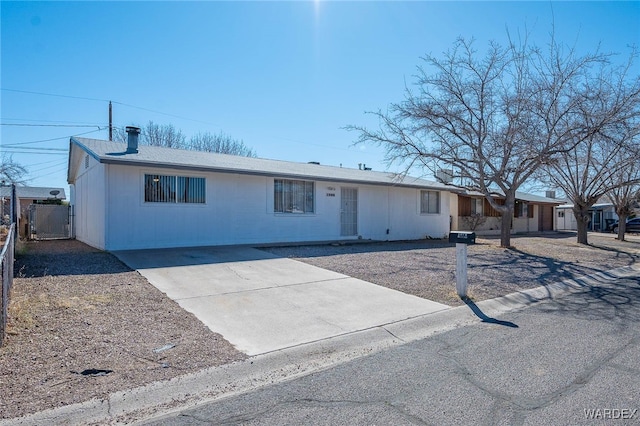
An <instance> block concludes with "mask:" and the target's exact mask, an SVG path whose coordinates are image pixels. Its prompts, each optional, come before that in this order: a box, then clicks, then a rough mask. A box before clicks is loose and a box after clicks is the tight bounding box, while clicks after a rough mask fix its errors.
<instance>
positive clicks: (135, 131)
mask: <svg viewBox="0 0 640 426" xmlns="http://www.w3.org/2000/svg"><path fill="white" fill-rule="evenodd" d="M126 130H127V154H137V153H138V135H139V134H140V128H139V127H133V126H127V128H126Z"/></svg>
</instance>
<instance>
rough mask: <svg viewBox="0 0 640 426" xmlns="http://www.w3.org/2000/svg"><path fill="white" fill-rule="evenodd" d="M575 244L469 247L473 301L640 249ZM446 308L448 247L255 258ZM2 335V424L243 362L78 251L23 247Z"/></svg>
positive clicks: (176, 310) (612, 243)
mask: <svg viewBox="0 0 640 426" xmlns="http://www.w3.org/2000/svg"><path fill="white" fill-rule="evenodd" d="M589 238H590V242H591V244H592V245H591V246H587V247H584V246H580V245H578V244H576V243H575V235H573V234H548V235H544V236H533V237H531V236H528V237H514V238H513V240H512V244H513V245H514V246H515V249H513V250H505V249H502V248H500V247H499V240H497V239H479V240H478V244H476V245H473V246H469V270H468V276H469V292H470V295H471V297H472V298H473V299H475V300H483V299H487V298H492V297H496V296H502V295H504V294H508V293H511V292H513V291H517V290H520V289H525V288H531V287H536V286H539V285H541V284H546V283H551V282H555V281H558V280H562V279H565V278H570V277H575V276H579V275H584V274H590V273H594V272H596V271H602V270H609V269H613V268H616V267H620V266H628V265H631V264H633V263H634V262H636V261H637V260H638V257H639V253H640V237H637V236H636V237H629V239H630V240H631V241H628V242H619V241H616V240H615V239H613V237H612V236H611V235H603V234H592V235H590V237H589ZM262 249H263V250H266V251H269V252H271V253H275V254H277V255H279V256H283V257H290V258H294V259H297V260H300V261H302V262H306V263H310V264H313V265H316V266H320V267H322V268H326V269H330V270H333V271H336V272H340V273H343V274H346V275H350V276H352V277H356V278H360V279H363V280H366V281H369V282H373V283H375V284H379V285H382V286H385V287H389V288H393V289H397V290H400V291H403V292H406V293H409V294H413V295H416V296H419V297H424V298H427V299H431V300H435V301H438V302H441V303H445V304H448V305H460V304H461V302H460V300H459V299H458V297H457V296H456V293H455V277H454V270H455V248H454V247H453V246H452V245H450V244H448V243H446V242H443V241H433V240H427V241H414V242H397V243H362V244H350V245H317V246H298V247H272V248H262ZM15 271H16V276H17V278H16V279H15V281H14V287H13V291H12V295H11V296H12V299H11V305H10V310H9V316H10V322H9V326H8V330H9V335H8V337H7V339H6V340H5V342H4V346H3V347H2V348H0V389H1V392H2V394H1V395H2V398H0V419H2V418H12V417H16V416H20V415H24V414H27V413H32V412H36V411H40V410H44V409H47V408H53V407H58V406H61V405H67V404H72V403H75V402H81V401H85V400H88V399H90V398H93V397H100V396H102V395H106V394H108V393H111V392H115V391H119V390H125V389H130V388H134V387H138V386H141V385H144V384H147V383H150V382H153V381H157V380H164V379H169V378H172V377H175V376H178V375H181V374H185V373H189V372H193V371H197V370H200V369H204V368H207V367H211V366H216V365H221V364H225V363H230V362H233V361H236V360H242V359H245V358H246V357H245V355H244V354H242V353H240V352H238V351H236V350H235V349H234V348H233V347H232V346H231V345H230V344H229V343H228V342H227V341H225V340H224V339H223V338H222V337H221V336H220V335H218V334H216V333H213V332H211V331H210V330H209V329H208V328H207V327H205V326H204V325H203V324H202V323H200V322H199V321H198V320H197V319H196V318H195V317H194V316H193V315H191V314H189V313H187V312H185V311H184V310H182V309H181V308H180V307H179V306H178V305H177V304H176V303H174V302H173V301H171V300H170V299H169V298H167V297H166V296H165V295H164V294H162V293H161V292H160V291H158V290H157V289H156V288H155V287H153V286H152V285H151V284H149V283H148V282H147V280H146V279H145V278H143V277H142V276H141V275H139V274H138V273H137V272H135V271H131V270H130V269H128V268H127V267H126V266H124V265H123V264H122V263H120V262H119V261H118V260H117V259H116V258H115V257H114V256H112V255H110V254H108V253H105V252H101V251H98V250H95V249H92V248H90V247H88V246H86V245H84V244H82V243H79V242H77V241H49V242H34V243H28V244H27V246H26V253H25V254H23V255H20V256H18V258H17V263H16V267H15Z"/></svg>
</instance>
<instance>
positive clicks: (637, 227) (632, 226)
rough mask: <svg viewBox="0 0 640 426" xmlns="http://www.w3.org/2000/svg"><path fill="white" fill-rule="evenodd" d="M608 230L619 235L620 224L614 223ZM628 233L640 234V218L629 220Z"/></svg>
mask: <svg viewBox="0 0 640 426" xmlns="http://www.w3.org/2000/svg"><path fill="white" fill-rule="evenodd" d="M607 230H608V231H609V232H613V233H614V234H617V233H618V222H617V221H616V222H613V223H612V224H610V225H609V226H607ZM626 232H640V217H634V218H633V219H628V220H627V227H626Z"/></svg>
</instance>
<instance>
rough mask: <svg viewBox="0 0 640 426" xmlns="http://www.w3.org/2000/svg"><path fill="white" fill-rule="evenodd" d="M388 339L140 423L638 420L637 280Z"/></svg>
mask: <svg viewBox="0 0 640 426" xmlns="http://www.w3.org/2000/svg"><path fill="white" fill-rule="evenodd" d="M469 308H471V309H472V310H473V311H474V313H475V314H476V315H477V316H478V317H479V318H481V319H483V321H482V322H480V323H477V324H475V325H471V326H466V327H461V328H457V329H455V330H452V331H449V332H446V333H442V334H438V335H435V336H433V337H430V338H426V339H422V340H418V341H415V342H412V343H407V344H405V345H401V346H396V347H393V348H390V349H387V350H384V351H382V352H378V353H375V354H373V355H370V356H367V357H363V358H359V359H356V360H353V361H350V362H347V363H344V364H341V365H338V366H336V367H332V368H329V369H327V370H324V371H320V372H316V373H313V374H310V375H307V376H304V377H301V378H297V379H294V380H290V381H287V382H282V383H278V384H274V385H270V386H266V387H263V388H260V389H258V390H255V391H252V392H249V393H245V394H241V395H236V396H232V397H226V398H224V399H219V400H216V401H212V402H209V403H206V404H202V405H199V406H197V407H194V408H190V409H187V410H182V411H179V412H174V413H172V414H169V415H165V416H164V417H161V418H156V419H153V420H148V421H146V422H145V423H144V424H147V425H199V424H215V425H226V424H248V425H255V424H265V425H266V424H268V425H273V424H278V425H302V424H304V425H341V424H345V425H346V424H348V425H391V424H393V425H423V424H424V425H449V424H456V425H459V424H486V425H582V424H585V425H592V424H593V425H600V424H623V425H635V424H640V327H639V324H640V278H639V277H637V276H636V277H631V278H629V277H627V278H614V277H613V276H612V277H611V278H610V279H609V280H606V279H605V280H603V281H602V282H601V283H599V284H597V285H593V286H591V287H589V288H587V289H585V290H584V291H580V292H578V293H573V294H570V295H567V296H565V297H562V298H559V299H556V300H547V301H544V302H541V303H537V304H534V305H532V306H530V307H528V308H525V309H522V310H520V311H516V312H511V313H508V314H505V315H502V316H500V317H498V318H491V317H488V316H486V315H485V314H484V313H483V312H482V310H481V309H480V308H478V307H477V306H475V305H474V304H472V303H471V304H470V305H469Z"/></svg>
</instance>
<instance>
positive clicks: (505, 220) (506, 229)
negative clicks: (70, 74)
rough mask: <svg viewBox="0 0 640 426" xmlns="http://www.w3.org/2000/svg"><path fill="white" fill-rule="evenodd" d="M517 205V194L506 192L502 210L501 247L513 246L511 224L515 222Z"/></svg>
mask: <svg viewBox="0 0 640 426" xmlns="http://www.w3.org/2000/svg"><path fill="white" fill-rule="evenodd" d="M515 205H516V196H515V193H514V194H506V196H505V200H504V206H503V208H502V209H501V210H500V213H501V215H502V216H501V226H500V247H505V248H510V247H511V224H512V222H513V209H514V208H515Z"/></svg>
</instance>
